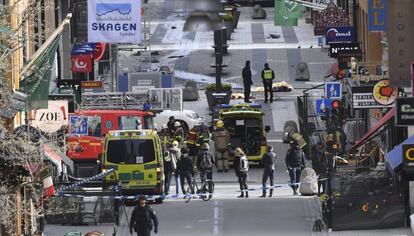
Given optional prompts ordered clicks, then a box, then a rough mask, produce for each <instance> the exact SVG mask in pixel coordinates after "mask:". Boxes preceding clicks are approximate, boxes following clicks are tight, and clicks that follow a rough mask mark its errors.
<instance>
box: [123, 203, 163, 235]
mask: <svg viewBox="0 0 414 236" xmlns="http://www.w3.org/2000/svg"><path fill="white" fill-rule="evenodd" d="M146 201H147V198H146V196H144V195H141V196H139V198H138V206H136V207H135V208H134V210H133V211H132V215H131V222H130V224H129V232H130V233H131V234H133V230H134V231H135V232H136V233H137V236H150V235H151V230H152V227H153V226H154V233H158V218H157V215H155V211H154V210H153V209H152V208H151V207H150V206H148V205H146ZM153 222H154V225H153Z"/></svg>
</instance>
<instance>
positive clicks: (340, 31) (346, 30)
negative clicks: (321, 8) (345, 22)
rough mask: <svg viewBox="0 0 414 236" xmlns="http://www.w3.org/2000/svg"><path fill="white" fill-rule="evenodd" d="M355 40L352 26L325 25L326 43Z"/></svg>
mask: <svg viewBox="0 0 414 236" xmlns="http://www.w3.org/2000/svg"><path fill="white" fill-rule="evenodd" d="M353 42H355V29H354V27H349V26H343V27H339V26H338V27H327V28H326V44H330V43H353Z"/></svg>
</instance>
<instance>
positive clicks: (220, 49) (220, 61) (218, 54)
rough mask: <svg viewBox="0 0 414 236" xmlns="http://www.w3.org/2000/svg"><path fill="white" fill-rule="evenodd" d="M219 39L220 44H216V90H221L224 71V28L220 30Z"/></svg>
mask: <svg viewBox="0 0 414 236" xmlns="http://www.w3.org/2000/svg"><path fill="white" fill-rule="evenodd" d="M219 34H220V37H219V40H218V45H215V47H216V49H218V50H217V52H216V53H215V57H216V66H215V69H216V91H220V90H221V71H222V64H223V29H220V30H219Z"/></svg>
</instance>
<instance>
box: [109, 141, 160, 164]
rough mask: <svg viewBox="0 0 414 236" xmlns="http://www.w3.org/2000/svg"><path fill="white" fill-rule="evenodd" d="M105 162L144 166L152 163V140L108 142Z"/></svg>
mask: <svg viewBox="0 0 414 236" xmlns="http://www.w3.org/2000/svg"><path fill="white" fill-rule="evenodd" d="M107 160H108V161H109V162H111V163H116V164H119V163H125V164H145V163H148V162H151V161H154V160H155V153H154V143H153V141H152V139H141V140H112V141H109V142H108V147H107Z"/></svg>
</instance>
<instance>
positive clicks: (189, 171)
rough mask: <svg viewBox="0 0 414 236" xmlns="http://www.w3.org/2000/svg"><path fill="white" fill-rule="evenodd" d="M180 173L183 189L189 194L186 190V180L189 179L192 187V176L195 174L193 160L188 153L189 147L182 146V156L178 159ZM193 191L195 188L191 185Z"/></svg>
mask: <svg viewBox="0 0 414 236" xmlns="http://www.w3.org/2000/svg"><path fill="white" fill-rule="evenodd" d="M177 169H178V173H179V174H180V180H181V190H182V191H183V194H187V192H186V191H185V183H184V181H185V180H187V184H188V186H190V187H191V182H192V177H193V174H194V169H193V160H191V157H190V156H189V155H188V148H186V147H183V148H181V157H180V160H179V161H178V166H177ZM191 193H194V189H192V187H191Z"/></svg>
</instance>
